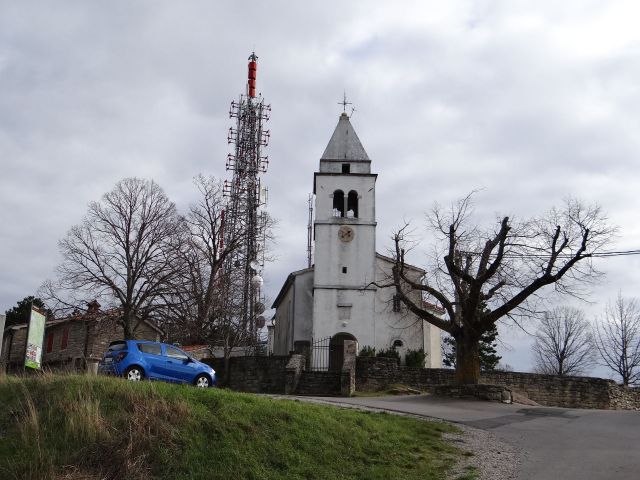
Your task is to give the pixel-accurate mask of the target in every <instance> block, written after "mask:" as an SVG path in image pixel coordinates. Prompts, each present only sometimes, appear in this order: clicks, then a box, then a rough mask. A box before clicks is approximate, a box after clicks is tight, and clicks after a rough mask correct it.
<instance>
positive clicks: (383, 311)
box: [272, 113, 441, 367]
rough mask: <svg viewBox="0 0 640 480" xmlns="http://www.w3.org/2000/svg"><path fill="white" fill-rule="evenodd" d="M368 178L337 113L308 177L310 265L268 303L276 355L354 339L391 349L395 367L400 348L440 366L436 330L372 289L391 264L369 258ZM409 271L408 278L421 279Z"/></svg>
mask: <svg viewBox="0 0 640 480" xmlns="http://www.w3.org/2000/svg"><path fill="white" fill-rule="evenodd" d="M376 180H377V174H375V173H371V160H370V159H369V157H368V155H367V153H366V151H365V149H364V147H363V146H362V144H361V143H360V140H359V138H358V136H357V135H356V132H355V130H354V129H353V126H352V125H351V122H350V120H349V117H348V116H347V115H346V114H344V113H343V114H342V115H341V116H340V119H339V121H338V125H337V126H336V128H335V131H334V132H333V135H332V136H331V139H330V140H329V143H328V145H327V148H326V149H325V151H324V153H323V155H322V157H321V158H320V168H319V171H317V172H315V174H314V185H313V193H314V194H315V209H314V213H315V220H314V224H313V228H314V240H315V264H314V265H313V266H312V267H311V268H306V269H302V270H298V271H296V272H293V273H291V274H290V275H289V276H288V277H287V279H286V281H285V283H284V285H283V287H282V289H281V290H280V293H279V294H278V296H277V298H276V299H275V301H274V303H273V308H275V309H276V314H275V320H274V321H275V328H274V329H273V338H272V344H273V353H275V354H276V355H284V354H287V353H289V352H290V351H302V350H309V349H311V357H313V356H314V351H316V350H315V346H314V344H315V345H316V346H318V345H320V344H321V343H322V342H324V341H326V340H327V339H328V343H329V349H330V350H337V351H340V345H341V344H342V343H343V342H344V341H345V340H355V341H357V342H358V345H359V348H362V347H364V346H370V347H375V348H376V350H377V351H380V350H386V349H389V348H391V347H395V349H396V350H397V351H398V352H399V353H400V355H401V358H402V361H403V362H404V355H405V354H406V352H407V350H409V349H411V350H419V349H424V351H425V353H426V355H427V357H426V361H425V366H427V367H440V364H441V353H440V330H439V329H437V328H436V327H433V326H432V325H430V324H428V323H426V322H424V321H422V320H421V319H419V318H418V317H416V316H415V315H413V314H412V313H411V312H408V311H407V310H406V308H405V307H404V305H402V304H401V302H400V301H399V300H398V299H397V298H395V295H394V294H395V290H394V289H393V288H380V287H378V286H376V284H378V285H382V284H384V283H388V282H389V278H390V274H391V269H392V267H393V264H394V262H393V259H391V258H388V257H385V256H384V255H381V254H379V253H376V225H377V222H376V216H375V211H376V210H375V200H376V198H375V187H376ZM409 270H410V272H411V273H412V274H413V275H414V276H415V279H419V278H420V277H421V276H422V275H424V271H423V270H421V269H419V268H417V267H409ZM419 300H420V299H419V298H417V301H418V302H419ZM315 355H317V353H316V354H315ZM311 360H312V362H316V363H317V359H313V358H312V359H311ZM338 362H339V360H338Z"/></svg>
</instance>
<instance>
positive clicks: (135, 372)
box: [124, 365, 144, 382]
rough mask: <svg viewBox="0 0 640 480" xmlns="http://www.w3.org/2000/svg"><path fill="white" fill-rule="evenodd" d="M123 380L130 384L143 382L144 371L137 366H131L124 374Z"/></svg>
mask: <svg viewBox="0 0 640 480" xmlns="http://www.w3.org/2000/svg"><path fill="white" fill-rule="evenodd" d="M124 378H126V379H127V380H130V381H132V382H139V381H140V380H144V370H143V369H142V368H140V367H138V366H137V365H133V366H131V367H129V368H127V370H126V371H125V372H124Z"/></svg>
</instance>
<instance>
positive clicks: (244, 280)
mask: <svg viewBox="0 0 640 480" xmlns="http://www.w3.org/2000/svg"><path fill="white" fill-rule="evenodd" d="M257 70H258V57H257V56H256V54H255V53H254V52H252V53H251V55H250V56H249V64H248V74H247V90H246V94H244V95H240V97H239V99H238V100H237V101H233V102H231V109H230V110H229V117H230V118H235V119H236V125H235V128H234V127H231V128H230V129H229V135H228V138H227V140H228V142H229V144H230V145H233V146H232V149H233V153H230V154H229V155H228V156H227V170H231V171H233V178H232V180H231V181H228V180H225V182H224V194H225V196H226V197H228V199H229V200H228V204H227V210H226V215H225V226H224V233H223V235H224V244H225V245H231V244H232V242H233V243H234V244H238V240H240V246H239V248H237V249H236V250H235V251H234V253H233V254H232V255H230V256H228V257H227V259H226V261H225V269H224V271H225V273H226V275H227V281H226V288H228V290H227V291H226V292H225V293H226V295H224V297H225V298H227V302H228V305H227V306H226V308H225V311H226V312H229V313H228V314H229V315H230V316H231V317H233V318H232V319H231V320H232V321H233V322H235V323H236V324H237V325H238V326H240V327H241V328H244V329H246V331H247V332H248V334H249V337H248V340H251V342H253V341H255V340H257V332H258V330H259V329H260V328H261V325H260V324H261V320H260V318H261V317H259V315H260V314H262V313H263V312H262V310H264V306H263V304H264V302H263V301H261V300H262V298H261V286H262V277H261V274H262V269H263V267H264V260H263V259H264V243H265V238H266V237H265V234H266V232H265V228H266V223H267V214H266V212H265V211H264V206H265V205H266V200H267V189H266V188H265V187H264V186H262V185H261V179H260V175H261V174H262V173H266V171H267V167H268V165H269V160H268V158H267V156H266V155H263V154H262V148H263V147H266V146H267V144H268V142H269V131H268V130H265V129H264V127H263V124H264V123H265V122H266V121H268V120H269V114H270V112H271V107H270V106H269V105H266V104H265V103H264V101H263V99H262V96H261V95H256V74H257Z"/></svg>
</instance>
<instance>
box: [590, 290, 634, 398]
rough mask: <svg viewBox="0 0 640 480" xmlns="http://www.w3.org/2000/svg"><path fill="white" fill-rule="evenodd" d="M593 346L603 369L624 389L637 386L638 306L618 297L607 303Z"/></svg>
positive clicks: (629, 300) (630, 300) (631, 301)
mask: <svg viewBox="0 0 640 480" xmlns="http://www.w3.org/2000/svg"><path fill="white" fill-rule="evenodd" d="M596 325H597V327H596V335H595V343H596V347H597V350H598V353H599V354H600V358H601V359H602V363H603V365H604V366H606V367H609V368H610V369H611V370H613V371H614V372H616V373H617V374H618V375H620V377H621V378H622V383H623V385H625V386H629V385H638V384H640V305H639V304H638V300H637V299H635V298H631V299H629V298H624V297H623V296H622V294H621V293H618V296H617V297H616V299H615V301H614V302H609V303H607V306H606V307H605V313H604V318H602V319H601V320H600V321H599V322H598V323H597V324H596Z"/></svg>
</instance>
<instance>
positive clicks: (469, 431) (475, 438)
mask: <svg viewBox="0 0 640 480" xmlns="http://www.w3.org/2000/svg"><path fill="white" fill-rule="evenodd" d="M268 396H270V397H272V398H279V399H283V400H296V401H304V402H311V403H321V404H324V405H332V406H338V407H342V408H355V409H358V410H367V411H371V412H382V411H384V412H387V413H391V414H394V415H403V416H406V417H414V418H419V419H422V420H429V421H432V422H443V423H450V422H445V421H444V420H442V419H440V418H434V417H427V416H423V415H412V414H406V413H399V412H395V411H388V410H384V409H379V408H370V407H363V406H360V405H352V404H348V403H338V402H334V401H331V402H327V401H323V400H318V399H311V398H304V397H294V398H292V397H288V396H284V395H268ZM452 425H454V426H455V427H456V428H458V429H459V430H461V433H459V434H453V433H452V434H446V435H445V436H444V438H445V440H447V441H449V442H451V443H453V444H454V445H455V446H456V447H458V448H460V449H461V450H464V451H466V452H469V453H471V454H472V455H468V456H464V457H462V459H461V461H460V462H459V463H458V464H457V465H456V466H455V467H454V468H453V470H452V471H451V473H450V477H449V478H450V480H456V479H458V478H460V477H461V476H464V475H465V474H468V473H469V471H470V470H475V472H476V478H477V480H512V479H515V478H517V472H518V466H519V465H520V463H521V462H522V458H523V456H524V452H523V451H522V449H520V448H518V447H516V446H514V445H511V444H509V443H506V442H504V441H502V440H500V439H498V438H497V437H496V436H495V435H494V434H493V433H491V432H488V431H486V430H480V429H477V428H472V427H468V426H466V425H462V424H459V423H453V424H452Z"/></svg>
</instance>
